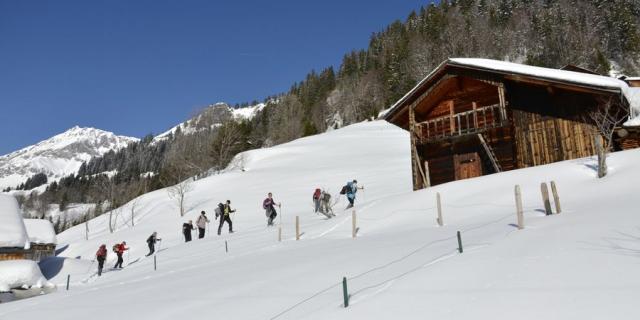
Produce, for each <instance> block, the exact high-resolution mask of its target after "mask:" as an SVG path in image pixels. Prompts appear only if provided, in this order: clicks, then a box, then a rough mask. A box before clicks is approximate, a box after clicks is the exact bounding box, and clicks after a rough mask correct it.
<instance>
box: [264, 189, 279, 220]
mask: <svg viewBox="0 0 640 320" xmlns="http://www.w3.org/2000/svg"><path fill="white" fill-rule="evenodd" d="M276 205H277V206H278V207H280V204H279V203H278V204H276V202H275V201H274V200H273V194H271V192H269V194H268V195H267V198H266V199H264V201H262V208H264V210H265V213H266V215H267V218H269V220H268V221H267V226H272V225H273V220H274V219H275V218H276V217H277V216H278V213H277V212H276V208H274V206H276Z"/></svg>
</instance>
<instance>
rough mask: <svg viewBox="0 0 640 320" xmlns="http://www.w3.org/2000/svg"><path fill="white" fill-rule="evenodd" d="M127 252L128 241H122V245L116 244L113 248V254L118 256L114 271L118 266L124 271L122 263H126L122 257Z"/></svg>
mask: <svg viewBox="0 0 640 320" xmlns="http://www.w3.org/2000/svg"><path fill="white" fill-rule="evenodd" d="M127 250H129V248H127V242H126V241H122V243H120V244H115V245H114V246H113V252H115V253H116V255H117V256H118V261H117V262H116V265H115V266H113V268H114V269H117V268H118V266H119V267H120V269H122V263H123V262H124V260H122V255H123V254H124V252H125V251H127Z"/></svg>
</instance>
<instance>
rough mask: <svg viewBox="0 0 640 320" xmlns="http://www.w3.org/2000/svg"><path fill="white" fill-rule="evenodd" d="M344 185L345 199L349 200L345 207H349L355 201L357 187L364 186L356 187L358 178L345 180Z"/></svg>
mask: <svg viewBox="0 0 640 320" xmlns="http://www.w3.org/2000/svg"><path fill="white" fill-rule="evenodd" d="M344 187H345V188H346V195H347V200H349V205H348V206H347V208H346V209H349V208H352V207H353V203H354V202H355V201H356V192H358V189H361V190H363V189H364V187H358V180H356V179H353V181H350V182H347V185H346V186H344Z"/></svg>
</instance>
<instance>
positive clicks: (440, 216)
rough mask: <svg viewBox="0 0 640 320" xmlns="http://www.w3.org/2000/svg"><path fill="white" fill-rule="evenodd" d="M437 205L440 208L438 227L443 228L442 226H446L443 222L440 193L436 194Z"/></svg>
mask: <svg viewBox="0 0 640 320" xmlns="http://www.w3.org/2000/svg"><path fill="white" fill-rule="evenodd" d="M436 205H437V207H438V218H437V221H438V225H439V226H441V227H442V225H444V221H442V204H441V202H440V192H436Z"/></svg>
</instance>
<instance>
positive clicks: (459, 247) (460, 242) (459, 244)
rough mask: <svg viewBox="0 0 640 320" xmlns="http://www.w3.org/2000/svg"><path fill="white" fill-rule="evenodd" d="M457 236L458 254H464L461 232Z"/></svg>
mask: <svg viewBox="0 0 640 320" xmlns="http://www.w3.org/2000/svg"><path fill="white" fill-rule="evenodd" d="M457 236H458V252H459V253H462V237H461V236H460V231H458V233H457Z"/></svg>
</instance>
